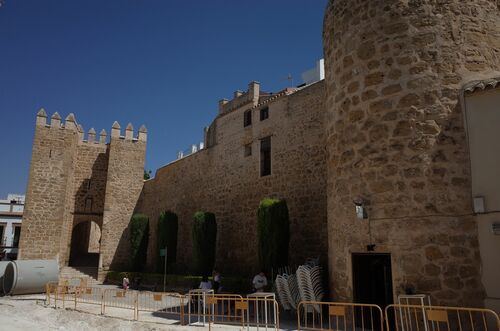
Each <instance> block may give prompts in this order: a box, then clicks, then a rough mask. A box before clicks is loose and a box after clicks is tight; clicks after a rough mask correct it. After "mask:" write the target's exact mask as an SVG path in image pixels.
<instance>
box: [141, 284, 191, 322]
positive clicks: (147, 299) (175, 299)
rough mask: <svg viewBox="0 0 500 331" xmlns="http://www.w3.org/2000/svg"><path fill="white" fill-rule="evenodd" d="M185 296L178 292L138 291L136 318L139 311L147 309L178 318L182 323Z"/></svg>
mask: <svg viewBox="0 0 500 331" xmlns="http://www.w3.org/2000/svg"><path fill="white" fill-rule="evenodd" d="M185 306H186V302H185V297H184V296H183V295H181V294H179V293H157V292H139V293H138V296H137V308H136V309H137V320H138V319H139V312H141V311H149V312H155V313H159V314H162V315H163V316H166V317H174V318H175V319H178V320H179V322H180V324H181V325H184V322H185V321H184V312H185Z"/></svg>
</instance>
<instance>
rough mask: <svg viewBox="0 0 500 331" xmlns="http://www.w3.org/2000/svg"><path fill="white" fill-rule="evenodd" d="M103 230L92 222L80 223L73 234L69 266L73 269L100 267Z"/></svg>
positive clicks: (74, 228)
mask: <svg viewBox="0 0 500 331" xmlns="http://www.w3.org/2000/svg"><path fill="white" fill-rule="evenodd" d="M100 244H101V228H100V227H99V225H98V224H97V223H95V222H92V221H86V222H81V223H78V224H77V225H75V226H74V227H73V231H72V233H71V250H70V255H69V265H70V266H72V267H98V266H99V250H100Z"/></svg>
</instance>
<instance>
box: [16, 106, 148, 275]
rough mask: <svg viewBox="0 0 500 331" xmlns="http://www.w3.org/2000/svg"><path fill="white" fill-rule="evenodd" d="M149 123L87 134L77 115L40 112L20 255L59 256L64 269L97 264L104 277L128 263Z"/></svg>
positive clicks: (33, 257) (30, 256)
mask: <svg viewBox="0 0 500 331" xmlns="http://www.w3.org/2000/svg"><path fill="white" fill-rule="evenodd" d="M146 135H147V133H146V128H145V127H144V126H143V127H141V128H140V129H139V132H138V134H137V137H134V131H133V128H132V125H131V124H129V125H128V126H127V128H126V129H125V135H124V136H122V135H121V132H120V125H119V124H118V123H117V122H115V123H114V124H113V127H112V129H111V138H110V141H109V143H108V142H107V134H106V131H104V130H102V131H101V132H100V134H99V137H96V132H95V130H94V129H90V130H89V131H88V134H87V139H84V132H83V129H82V127H81V126H79V125H78V124H77V123H76V120H75V117H74V116H73V114H70V115H69V116H67V117H66V120H65V121H64V122H62V121H61V117H60V116H59V114H58V113H55V114H54V115H52V117H51V119H50V124H49V123H48V121H47V114H46V112H45V111H44V110H43V109H42V110H40V112H39V113H38V114H37V119H36V128H35V138H34V141H33V152H32V158H31V165H30V175H29V181H28V188H27V191H26V195H27V199H26V205H25V210H24V215H23V231H22V233H21V239H20V253H19V255H20V256H19V258H20V259H55V258H57V259H58V260H59V264H60V266H62V267H64V266H68V265H70V266H71V265H72V266H78V267H90V268H92V269H94V271H93V272H92V273H93V274H94V276H96V275H95V271H97V269H98V267H99V271H101V273H100V274H101V279H102V276H103V275H104V271H106V270H109V269H110V268H120V267H125V268H126V264H127V262H128V256H127V245H128V242H129V241H128V230H127V229H128V223H129V221H130V218H131V216H132V213H133V211H134V208H135V207H136V203H137V200H138V198H139V195H140V192H141V190H142V186H143V176H144V157H145V152H146Z"/></svg>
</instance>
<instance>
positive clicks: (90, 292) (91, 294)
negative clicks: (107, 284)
mask: <svg viewBox="0 0 500 331" xmlns="http://www.w3.org/2000/svg"><path fill="white" fill-rule="evenodd" d="M104 291H105V290H104V289H101V288H98V287H81V288H79V289H78V290H77V292H76V293H75V296H74V297H75V309H76V307H77V303H81V304H91V305H98V306H101V315H103V314H104V299H103V298H104Z"/></svg>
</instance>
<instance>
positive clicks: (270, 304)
mask: <svg viewBox="0 0 500 331" xmlns="http://www.w3.org/2000/svg"><path fill="white" fill-rule="evenodd" d="M68 284H69V282H68V283H66V282H64V283H63V285H61V284H58V283H55V282H54V283H47V284H46V302H47V304H49V305H54V306H55V308H58V307H62V308H66V307H68V308H70V307H74V308H75V309H77V307H78V304H81V305H83V304H91V305H98V306H100V308H101V310H100V312H101V314H106V308H111V307H113V308H119V309H126V310H132V312H133V319H134V320H138V319H139V313H140V312H151V313H153V314H152V315H153V317H162V318H164V319H165V318H166V319H168V320H173V321H179V323H180V324H181V325H184V324H186V323H188V324H191V323H192V322H193V323H199V322H202V323H203V325H205V323H206V322H208V324H209V325H208V326H209V328H210V327H211V326H212V325H214V324H221V325H224V324H227V325H234V326H238V327H239V328H242V329H243V328H247V329H249V328H250V327H256V328H257V330H258V329H259V328H264V329H266V330H267V329H271V330H279V309H278V303H277V302H276V300H275V299H274V297H272V296H267V297H266V296H263V297H247V298H243V297H242V296H241V295H238V294H214V293H213V291H211V290H192V291H190V292H189V293H188V295H181V294H179V293H159V292H139V291H134V290H122V289H102V288H98V287H79V286H73V285H68ZM108 310H109V309H108ZM186 311H187V314H188V318H187V320H186ZM108 314H109V313H108ZM192 319H193V321H192ZM384 320H385V323H384ZM159 321H161V322H163V321H164V320H155V321H154V322H159ZM297 327H298V330H338V331H341V330H345V331H347V330H356V331H358V330H359V331H365V330H366V331H378V330H380V331H382V330H384V329H385V330H386V331H451V330H453V331H455V330H456V331H500V318H499V316H498V314H497V313H495V312H494V311H492V310H489V309H481V308H460V307H444V306H424V305H402V304H393V305H389V306H387V307H386V309H385V314H383V312H382V309H381V308H380V307H379V306H377V305H372V304H356V303H339V302H316V301H302V302H300V303H299V304H298V306H297Z"/></svg>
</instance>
